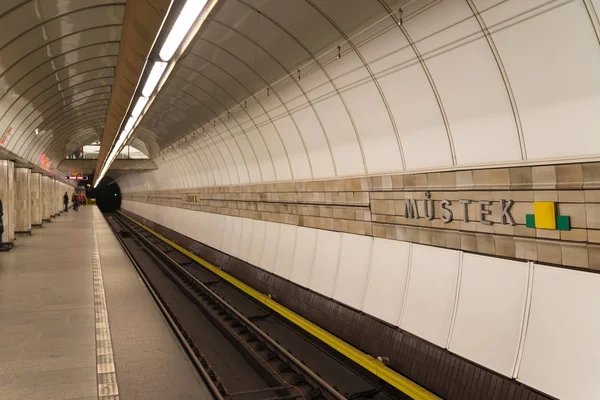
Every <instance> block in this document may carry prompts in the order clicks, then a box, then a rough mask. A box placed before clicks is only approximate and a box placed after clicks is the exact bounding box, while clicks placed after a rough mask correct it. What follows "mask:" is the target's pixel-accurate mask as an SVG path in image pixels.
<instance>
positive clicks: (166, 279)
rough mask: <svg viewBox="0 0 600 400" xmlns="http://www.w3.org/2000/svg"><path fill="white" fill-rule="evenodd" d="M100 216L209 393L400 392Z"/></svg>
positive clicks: (329, 395) (244, 396)
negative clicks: (184, 350) (124, 252)
mask: <svg viewBox="0 0 600 400" xmlns="http://www.w3.org/2000/svg"><path fill="white" fill-rule="evenodd" d="M106 218H107V220H108V222H109V225H110V226H111V228H112V229H113V231H114V232H115V234H116V236H117V238H118V239H119V241H120V242H121V244H122V246H123V248H124V249H125V251H126V252H127V254H128V256H129V257H130V259H131V260H132V262H133V263H134V265H135V267H136V269H137V270H138V272H139V273H140V276H141V277H142V279H143V280H144V282H145V283H146V285H147V286H148V288H149V290H150V292H151V294H152V295H153V297H154V298H155V300H156V302H157V304H158V305H159V307H160V308H161V310H162V312H163V314H164V315H165V318H166V319H167V321H168V322H169V323H170V325H171V327H172V328H173V330H174V332H175V334H176V335H177V336H178V338H179V339H180V341H181V343H182V345H183V347H184V348H185V349H186V351H187V352H188V354H189V356H190V359H191V361H192V362H193V363H194V365H195V366H196V368H197V370H198V371H199V373H200V374H201V376H202V378H203V379H204V381H205V382H206V383H207V386H208V387H209V389H210V390H211V392H212V394H213V396H214V397H215V399H217V400H221V399H240V400H264V399H293V398H303V399H335V400H343V399H353V400H354V399H367V398H372V399H377V400H388V399H405V398H407V397H406V396H405V395H404V394H402V393H400V392H398V391H397V390H395V389H394V388H392V387H390V386H388V385H385V384H384V382H383V381H379V380H378V379H377V378H376V377H375V376H373V375H372V374H370V373H369V372H368V371H366V370H364V369H362V368H361V367H360V366H358V365H356V364H354V363H352V362H351V361H349V360H346V359H345V358H343V357H341V356H339V355H338V354H337V353H335V351H334V350H332V349H330V348H329V347H327V346H326V345H325V344H323V343H321V342H320V341H318V340H317V339H315V338H312V337H310V336H309V335H308V334H306V333H305V332H303V331H300V330H299V329H298V328H297V327H295V326H293V325H292V324H290V323H289V322H287V321H285V320H283V319H282V318H280V317H279V316H278V315H277V314H274V313H272V312H271V311H270V310H268V309H265V307H264V306H263V305H261V304H259V303H257V302H256V301H255V300H254V299H252V298H250V297H248V296H247V295H246V294H245V293H243V292H241V291H239V290H238V289H237V288H235V287H233V286H231V285H230V284H229V283H227V282H226V281H224V280H222V279H221V278H219V277H218V276H216V275H214V274H212V273H211V272H210V271H208V270H206V269H205V268H203V267H202V266H200V265H198V264H197V263H196V262H195V261H193V260H191V259H189V258H188V257H186V256H185V255H183V254H181V253H180V252H178V251H177V250H175V249H173V248H171V247H170V246H168V245H167V244H165V243H164V242H162V241H161V240H160V239H158V238H156V237H154V236H153V235H152V234H150V233H149V232H147V231H145V230H144V229H143V228H141V227H139V226H138V225H136V224H134V223H132V222H131V221H129V220H128V219H126V218H124V217H122V216H121V215H119V214H109V215H107V216H106Z"/></svg>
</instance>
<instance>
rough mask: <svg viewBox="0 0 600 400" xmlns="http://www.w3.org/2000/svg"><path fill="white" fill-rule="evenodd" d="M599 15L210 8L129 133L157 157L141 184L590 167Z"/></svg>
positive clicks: (226, 2)
mask: <svg viewBox="0 0 600 400" xmlns="http://www.w3.org/2000/svg"><path fill="white" fill-rule="evenodd" d="M598 8H600V1H598V0H585V1H583V0H581V1H579V0H536V1H531V2H524V1H521V0H373V1H363V0H335V1H331V0H306V1H293V2H287V1H280V0H261V1H252V0H221V1H219V3H218V6H217V7H215V9H214V10H213V12H212V13H211V15H210V16H209V18H208V19H207V20H206V21H205V23H204V25H203V27H202V29H201V31H200V32H199V34H198V35H197V37H196V38H195V40H194V41H193V42H192V44H191V45H190V48H189V49H188V51H187V54H186V55H185V56H184V57H183V58H182V59H181V60H180V61H179V63H178V64H177V66H176V67H175V69H174V70H173V72H172V73H171V76H170V77H169V79H168V81H167V82H166V84H165V86H164V87H163V89H162V91H161V92H160V93H159V94H158V96H157V98H156V100H155V101H154V103H153V104H152V106H151V107H150V109H149V111H148V113H147V114H146V117H145V118H144V119H143V120H142V123H141V124H140V128H138V130H137V131H136V135H137V138H138V139H140V140H143V141H150V140H154V142H155V143H156V144H157V145H158V146H159V148H160V150H161V153H160V154H161V156H160V159H159V160H157V163H158V165H159V170H157V171H153V172H150V173H147V174H145V175H144V178H143V180H142V181H141V182H140V183H139V184H140V185H142V187H147V188H159V187H160V188H182V187H192V186H206V185H230V184H238V183H252V182H265V181H276V180H293V179H311V178H315V179H316V178H328V177H335V176H349V175H364V174H379V173H386V172H398V171H402V170H411V171H417V170H432V169H433V170H436V169H437V170H440V169H456V168H465V167H477V166H486V165H507V164H511V165H514V164H519V163H525V162H547V161H549V160H557V161H558V160H575V159H581V158H582V157H584V158H594V157H600V142H599V141H598V140H597V131H598V129H599V128H600V126H598V123H597V118H596V115H597V112H596V111H593V110H597V109H598V107H599V106H600V74H598V73H597V71H598V70H600V39H599V38H600V21H599V20H598V11H600V10H598ZM400 10H401V11H402V12H400ZM338 45H339V51H338ZM338 53H339V54H338ZM573 121H577V124H576V125H573ZM567 132H568V134H567ZM190 171H191V172H190ZM137 184H138V183H136V182H135V180H132V181H131V185H132V187H135V186H136V185H137Z"/></svg>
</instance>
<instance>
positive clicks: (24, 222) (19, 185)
mask: <svg viewBox="0 0 600 400" xmlns="http://www.w3.org/2000/svg"><path fill="white" fill-rule="evenodd" d="M15 193H16V196H15V233H31V171H30V170H29V168H15Z"/></svg>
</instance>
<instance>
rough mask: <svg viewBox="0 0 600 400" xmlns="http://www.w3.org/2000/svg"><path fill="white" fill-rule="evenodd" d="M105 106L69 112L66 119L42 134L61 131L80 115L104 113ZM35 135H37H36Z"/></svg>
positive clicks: (88, 115)
mask: <svg viewBox="0 0 600 400" xmlns="http://www.w3.org/2000/svg"><path fill="white" fill-rule="evenodd" d="M106 110H107V109H106V108H97V107H91V108H89V109H87V108H86V109H83V110H78V111H76V112H75V113H73V114H71V116H70V117H69V118H67V119H63V120H62V121H61V122H60V123H58V124H56V125H55V126H53V127H52V128H50V129H48V130H46V132H45V133H44V134H43V136H45V135H49V134H54V133H55V132H59V133H60V132H63V130H64V129H65V128H66V127H68V126H70V124H71V123H72V122H73V121H76V120H78V119H79V118H81V117H82V116H86V117H91V116H92V114H98V113H106ZM36 137H39V135H38V136H36Z"/></svg>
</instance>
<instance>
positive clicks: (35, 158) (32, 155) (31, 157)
mask: <svg viewBox="0 0 600 400" xmlns="http://www.w3.org/2000/svg"><path fill="white" fill-rule="evenodd" d="M99 128H100V126H92V127H88V128H85V129H84V130H81V131H80V134H82V133H84V132H88V131H90V130H95V129H99ZM56 151H57V150H56V149H55V148H54V147H53V148H52V150H51V151H49V150H43V149H39V150H37V151H35V152H31V153H30V155H29V156H28V158H27V159H28V160H29V162H32V163H36V162H39V156H40V155H41V154H46V156H47V157H48V158H50V160H51V161H53V162H54V161H57V159H58V160H61V159H63V158H64V154H63V155H62V156H61V157H58V158H57V159H56V158H55V157H54V153H56ZM50 156H52V158H51V157H50Z"/></svg>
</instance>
